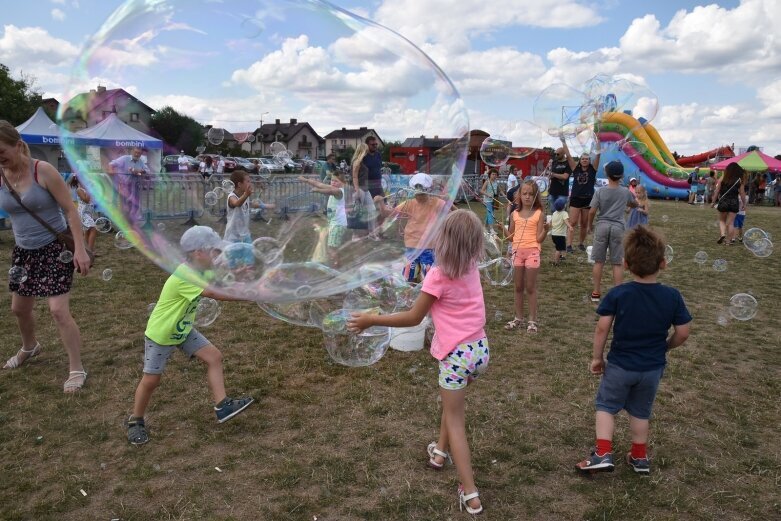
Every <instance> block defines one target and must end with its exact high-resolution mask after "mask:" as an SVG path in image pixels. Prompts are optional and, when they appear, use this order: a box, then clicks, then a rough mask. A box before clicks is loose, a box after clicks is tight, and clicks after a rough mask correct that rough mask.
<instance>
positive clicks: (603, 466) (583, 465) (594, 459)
mask: <svg viewBox="0 0 781 521" xmlns="http://www.w3.org/2000/svg"><path fill="white" fill-rule="evenodd" d="M614 468H615V465H614V464H613V453H612V452H607V453H605V454H603V455H602V456H598V455H597V452H596V451H591V456H590V457H589V458H587V459H585V460H583V461H581V462H580V463H578V464H577V465H575V469H576V470H579V471H581V472H613V469H614Z"/></svg>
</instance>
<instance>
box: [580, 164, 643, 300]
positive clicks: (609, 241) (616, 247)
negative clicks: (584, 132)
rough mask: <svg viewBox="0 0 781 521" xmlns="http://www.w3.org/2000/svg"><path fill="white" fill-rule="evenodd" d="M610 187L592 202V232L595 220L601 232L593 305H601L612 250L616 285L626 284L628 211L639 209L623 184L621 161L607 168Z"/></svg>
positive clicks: (594, 254) (596, 234) (595, 255)
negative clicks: (625, 246)
mask: <svg viewBox="0 0 781 521" xmlns="http://www.w3.org/2000/svg"><path fill="white" fill-rule="evenodd" d="M605 175H606V176H607V186H603V187H602V188H601V189H599V190H597V191H596V192H595V193H594V196H593V198H592V199H591V205H590V206H591V209H590V210H589V212H588V231H589V232H590V231H591V230H592V229H593V224H592V223H593V222H594V217H596V216H597V213H599V217H597V228H596V230H595V231H594V247H593V250H592V253H591V255H592V258H593V259H594V269H593V272H592V277H593V282H594V290H593V291H592V292H591V302H599V299H600V298H602V295H601V294H600V292H599V289H600V285H601V284H602V270H603V268H604V266H605V261H606V260H607V251H608V250H610V263H611V264H612V265H613V285H615V286H618V285H619V284H621V282H623V280H624V266H623V262H624V247H623V245H622V241H623V240H624V226H625V224H624V211H625V210H626V207H627V206H629V207H630V208H635V207H636V206H637V201H635V198H634V196H632V193H631V192H630V191H629V189H628V188H626V187H623V186H621V185H620V184H619V182H620V181H621V178H622V177H624V165H623V164H621V161H611V162H609V163H608V164H606V165H605Z"/></svg>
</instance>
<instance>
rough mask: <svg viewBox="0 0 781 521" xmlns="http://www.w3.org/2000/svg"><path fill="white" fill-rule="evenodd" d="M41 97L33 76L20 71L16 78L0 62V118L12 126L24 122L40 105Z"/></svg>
mask: <svg viewBox="0 0 781 521" xmlns="http://www.w3.org/2000/svg"><path fill="white" fill-rule="evenodd" d="M41 99H42V98H41V93H40V92H39V91H38V90H36V88H35V78H33V77H32V76H30V75H27V74H24V73H22V74H21V77H20V78H19V79H18V80H16V79H14V78H13V77H12V76H11V70H10V69H9V68H8V67H6V66H5V65H3V64H2V63H0V119H4V120H6V121H8V122H9V123H11V124H12V125H14V126H16V125H19V124H20V123H24V122H25V121H26V120H27V119H28V118H29V117H30V116H32V115H33V113H34V112H35V111H36V110H37V109H38V107H40V106H41Z"/></svg>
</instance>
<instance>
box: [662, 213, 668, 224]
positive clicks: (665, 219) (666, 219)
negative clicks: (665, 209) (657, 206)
mask: <svg viewBox="0 0 781 521" xmlns="http://www.w3.org/2000/svg"><path fill="white" fill-rule="evenodd" d="M669 220H670V218H669V217H667V216H666V215H662V222H663V223H666V222H667V221H669Z"/></svg>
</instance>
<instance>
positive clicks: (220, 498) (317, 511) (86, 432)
mask: <svg viewBox="0 0 781 521" xmlns="http://www.w3.org/2000/svg"><path fill="white" fill-rule="evenodd" d="M472 207H473V208H474V209H475V210H477V211H479V210H480V208H479V205H476V204H472ZM663 216H667V219H665V220H663V219H662V217H663ZM715 220H716V213H715V210H712V209H710V208H700V207H693V206H689V205H687V204H684V203H675V202H665V201H654V202H653V203H652V208H651V223H652V224H653V225H654V226H655V227H657V229H659V230H661V231H662V233H664V235H665V236H666V237H667V239H668V241H669V243H670V244H671V245H672V246H673V248H674V250H675V257H674V259H673V261H672V263H671V264H670V267H669V269H668V270H666V271H665V272H663V273H662V275H661V281H662V282H664V283H666V284H670V285H673V286H675V287H677V288H679V289H680V290H681V292H682V293H683V295H684V298H685V299H686V302H687V304H688V306H689V309H690V311H691V313H692V315H693V317H694V322H693V325H692V335H691V337H690V338H689V340H688V342H687V343H686V344H685V345H684V346H683V347H681V348H680V349H677V350H675V351H673V352H672V353H671V355H670V360H669V365H668V368H667V370H666V373H665V376H664V379H663V381H662V385H661V387H660V391H659V395H658V398H657V403H656V408H655V416H654V419H653V421H652V424H651V429H652V432H651V444H650V452H651V456H652V464H653V470H652V473H651V475H650V476H648V477H645V478H643V477H639V476H636V475H634V474H633V473H632V472H631V471H630V470H629V469H628V467H627V466H626V465H624V464H621V463H619V464H618V465H617V468H616V471H615V472H614V473H613V474H605V475H597V476H594V477H593V478H583V477H581V476H578V475H576V473H575V472H574V470H573V466H574V464H575V463H576V462H577V461H578V460H579V459H581V458H583V457H584V456H585V455H586V454H587V452H588V450H589V447H590V446H591V445H592V444H593V438H594V432H593V423H594V412H593V400H594V393H595V391H596V388H597V385H598V379H597V378H595V377H593V376H591V375H590V374H589V373H588V370H587V364H588V361H589V359H590V356H591V339H592V335H593V329H594V324H595V315H594V305H593V304H591V303H590V302H588V301H587V299H586V296H587V295H588V293H589V292H590V290H591V287H590V273H591V272H590V268H591V266H590V265H589V264H588V263H587V262H585V259H584V257H583V256H582V255H575V256H571V257H570V258H569V259H568V260H567V261H566V262H565V263H564V265H562V266H558V267H553V266H550V265H549V264H548V263H547V260H548V259H549V257H550V254H551V246H552V244H551V243H550V241H548V242H546V243H545V246H544V251H543V256H544V259H545V261H546V262H545V263H544V265H543V267H542V270H541V273H540V304H539V308H540V313H539V315H540V332H539V333H538V334H537V335H534V336H532V335H528V334H526V333H525V332H517V331H516V332H507V331H505V330H504V329H503V328H502V325H503V324H504V322H506V321H507V320H509V319H510V318H511V317H512V306H513V302H512V289H511V287H509V286H507V287H493V286H487V285H486V286H485V299H486V315H487V318H488V324H487V330H488V335H489V340H490V342H491V347H492V357H491V367H490V370H489V371H488V372H487V373H486V374H485V375H484V376H482V377H481V379H480V380H478V381H477V382H476V383H475V385H473V386H472V387H471V388H470V390H469V393H468V397H467V425H468V434H469V439H470V443H471V448H472V453H473V464H474V467H475V473H476V479H477V484H478V486H479V488H480V492H481V498H482V500H483V504H484V505H485V507H486V513H485V515H484V516H483V519H497V520H509V519H512V520H516V519H535V520H539V519H542V520H546V519H551V520H560V519H587V520H597V519H599V520H628V519H632V520H667V519H669V520H710V519H725V520H731V521H732V520H754V519H779V518H781V501H779V497H781V452H780V451H779V449H778V443H777V438H778V429H779V419H780V418H781V400H779V395H780V394H781V378H779V375H781V341H780V340H779V326H780V325H781V321H779V311H778V301H779V296H781V277H779V276H778V269H779V262H778V258H779V257H778V255H779V253H778V252H776V253H774V254H773V255H772V256H771V257H769V258H765V259H760V258H757V257H754V256H753V255H752V254H751V253H750V252H749V251H747V250H746V249H745V248H744V247H742V246H739V245H738V246H719V245H717V244H716V239H717V238H718V229H717V228H716V227H714V221H715ZM746 225H747V227H752V226H760V227H762V228H764V229H765V230H767V231H769V232H770V233H771V234H772V235H773V236H774V237H775V238H776V239H777V240H779V241H781V210H780V209H777V208H770V207H761V208H755V207H750V208H749V211H748V216H747V219H746ZM175 226H178V225H176V224H175V223H172V222H171V223H167V229H168V230H171V231H172V233H173V232H175V230H174V227H175ZM12 245H13V238H12V236H11V234H10V232H8V231H4V232H0V266H8V265H9V262H10V261H9V258H10V249H11V246H12ZM97 250H98V253H99V254H100V255H101V256H100V257H98V264H97V266H96V267H95V270H94V271H93V273H92V274H90V276H88V277H87V278H78V280H77V282H76V284H75V288H74V291H73V293H72V306H73V310H74V314H75V316H76V320H77V322H78V323H79V325H80V326H81V331H82V334H83V337H84V347H83V356H84V362H85V366H86V368H87V370H88V371H89V373H90V374H89V378H88V380H87V384H86V387H85V388H84V389H83V390H82V391H81V392H80V393H78V394H77V395H75V396H67V395H64V394H63V393H62V383H63V381H64V380H65V378H66V377H67V363H66V356H65V353H64V351H63V350H62V347H61V343H60V341H59V338H58V336H57V332H56V330H55V328H54V325H53V322H52V319H51V317H50V316H49V315H48V311H47V308H46V302H45V301H39V302H38V304H37V307H36V314H37V315H36V316H37V318H38V332H39V337H40V341H41V344H42V345H43V346H44V352H43V354H42V355H41V356H40V357H38V358H37V359H36V360H35V361H34V362H32V363H29V364H26V365H25V366H24V367H23V368H21V369H18V370H14V371H0V403H2V407H0V470H2V472H1V473H0V519H2V520H8V521H12V520H41V521H43V520H58V521H59V520H71V519H72V520H76V519H78V520H85V519H89V520H93V519H94V520H109V519H122V520H124V521H130V520H136V521H142V520H143V521H146V520H152V519H154V520H157V519H178V520H222V521H227V520H256V519H263V520H288V519H296V520H299V519H300V520H307V521H308V520H313V519H315V518H316V519H318V520H390V519H393V520H439V519H443V520H444V519H466V518H467V517H468V516H467V515H466V514H459V512H458V505H457V502H456V487H457V486H458V479H457V476H456V473H455V469H454V468H452V467H450V466H448V467H447V468H446V470H445V471H443V472H441V473H436V472H433V471H430V470H428V469H427V468H426V466H425V461H426V458H425V448H426V445H427V444H428V443H429V442H430V441H432V440H434V439H436V437H437V433H438V428H439V403H438V399H437V398H438V390H437V385H436V368H437V366H436V363H435V361H434V360H433V359H432V358H431V356H430V355H429V354H428V352H427V351H425V350H424V351H418V352H413V353H402V352H397V351H393V350H391V351H389V352H388V353H387V355H386V356H385V357H384V358H383V359H382V360H380V362H378V363H377V364H376V365H374V366H372V367H368V368H362V369H351V368H346V367H342V366H339V365H336V364H334V363H333V362H331V361H330V360H329V358H328V356H327V354H326V353H325V350H324V349H323V347H322V335H321V333H320V331H319V330H317V329H308V328H303V327H297V326H291V325H288V324H286V323H284V322H280V321H277V320H274V319H272V318H270V317H268V316H267V315H265V314H264V313H263V312H262V311H261V310H260V309H259V308H258V307H257V306H256V305H255V304H252V303H226V304H224V305H223V312H222V315H221V316H220V318H219V319H218V320H217V322H215V323H214V324H213V325H212V326H211V327H209V328H205V329H203V330H202V332H203V333H204V334H206V335H207V336H208V337H209V339H210V340H211V341H212V342H213V343H214V344H215V345H217V346H218V347H219V348H220V349H221V350H222V352H223V354H224V359H225V360H224V364H225V378H226V384H227V388H228V392H229V393H232V394H245V393H246V394H250V395H252V396H254V397H255V398H256V400H257V403H256V404H254V405H253V406H252V407H250V408H249V409H248V410H247V411H246V412H245V413H243V414H242V415H240V416H238V417H236V418H235V419H233V420H231V421H230V422H227V423H225V424H222V425H219V424H217V423H216V421H215V418H214V413H213V411H212V408H211V403H210V398H209V391H208V388H207V386H206V381H205V372H204V369H203V368H202V367H201V366H200V365H199V364H198V363H197V362H194V361H193V362H191V361H187V360H186V359H185V358H184V357H183V356H182V355H181V354H179V353H177V354H175V355H174V356H173V357H172V360H171V361H170V363H169V366H168V370H167V372H166V373H165V375H164V377H163V380H162V385H161V387H160V388H159V389H158V391H157V393H156V395H155V396H154V399H153V402H152V405H151V407H150V410H149V412H148V416H147V419H148V426H149V428H150V434H151V438H152V439H151V441H150V443H149V444H147V445H145V446H143V447H133V446H130V445H128V443H127V441H126V438H125V430H124V428H123V422H124V420H125V419H126V417H127V415H128V413H129V411H130V408H131V405H132V400H133V392H134V390H135V386H136V384H137V382H138V379H139V377H140V372H141V355H142V353H143V343H142V338H143V330H144V327H145V322H146V317H147V311H146V308H147V305H148V304H149V303H150V302H154V301H155V300H156V299H157V296H158V293H159V291H160V288H161V287H162V283H163V282H164V280H165V278H166V276H167V274H166V273H164V272H162V271H161V270H160V269H158V268H157V267H155V266H154V265H152V264H151V263H150V262H149V261H148V260H146V259H145V258H144V257H142V256H141V255H140V254H139V253H138V252H137V251H135V250H124V251H123V250H117V249H115V248H114V247H113V245H112V241H111V236H105V235H101V236H100V237H99V241H98V248H97ZM697 251H705V252H707V253H708V255H709V257H710V259H711V260H713V259H717V258H723V259H726V260H727V261H728V269H727V271H726V272H723V273H718V272H716V271H714V270H713V269H712V268H711V267H710V263H709V264H706V265H705V266H700V265H698V264H697V263H695V262H694V254H695V253H696V252H697ZM105 268H111V269H112V270H113V273H114V276H113V278H112V279H111V281H109V282H104V281H103V280H101V278H100V272H101V271H102V270H103V269H105ZM2 279H3V283H4V284H5V283H6V280H7V278H6V277H5V276H4V277H2ZM604 281H605V290H607V289H608V288H609V287H610V282H609V278H608V275H607V274H606V275H605V279H604ZM738 292H751V293H752V294H753V295H754V296H755V297H756V298H757V300H758V301H759V311H758V313H757V315H756V317H755V318H754V319H753V320H751V321H748V322H737V321H731V322H729V323H728V324H727V325H726V326H720V325H718V323H717V316H718V314H719V313H720V312H721V311H723V310H724V309H726V306H727V303H728V301H729V298H730V297H731V296H732V295H733V294H735V293H738ZM0 295H1V296H0V316H2V317H3V318H2V320H0V335H1V336H0V338H3V339H4V342H3V343H2V357H3V358H4V359H5V358H7V357H9V356H11V355H12V354H13V353H14V350H15V349H16V348H18V346H19V335H18V331H17V329H16V324H15V321H14V319H13V317H12V315H11V313H10V309H9V307H10V298H9V294H8V293H7V292H2V294H0ZM615 446H616V450H617V453H618V454H617V459H618V460H619V461H622V459H621V458H622V456H623V454H624V453H625V451H626V450H628V448H629V433H628V422H627V421H626V417H625V416H623V415H622V416H620V417H619V419H618V421H617V431H616V437H615ZM215 467H218V468H219V469H220V471H218V470H216V469H215ZM81 490H83V491H84V492H85V493H86V496H85V495H83V494H82V493H81Z"/></svg>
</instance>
